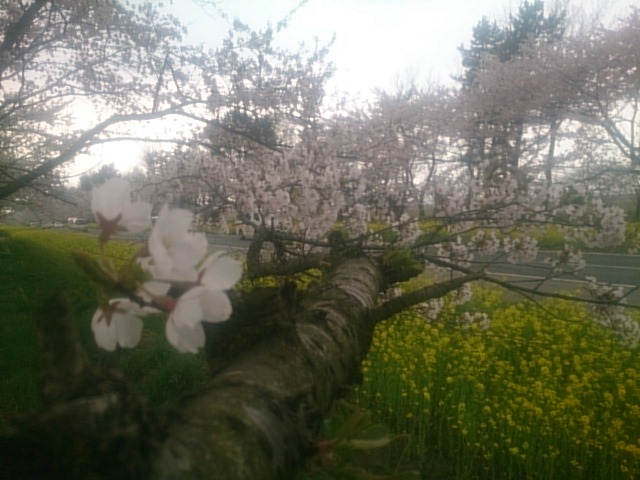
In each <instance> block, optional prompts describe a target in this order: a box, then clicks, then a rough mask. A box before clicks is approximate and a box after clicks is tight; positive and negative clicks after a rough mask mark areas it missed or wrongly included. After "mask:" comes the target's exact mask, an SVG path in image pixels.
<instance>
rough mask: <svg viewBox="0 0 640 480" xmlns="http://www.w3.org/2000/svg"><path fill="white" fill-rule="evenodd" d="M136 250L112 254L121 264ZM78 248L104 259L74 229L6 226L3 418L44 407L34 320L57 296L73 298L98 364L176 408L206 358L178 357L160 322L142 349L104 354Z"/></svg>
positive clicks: (1, 262) (115, 246)
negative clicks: (75, 256) (117, 370)
mask: <svg viewBox="0 0 640 480" xmlns="http://www.w3.org/2000/svg"><path fill="white" fill-rule="evenodd" d="M136 248H137V245H136V244H134V243H128V242H110V243H109V244H108V245H107V249H106V253H107V255H108V256H109V257H110V258H111V259H112V260H113V261H114V263H116V264H118V263H121V262H124V261H126V260H127V259H128V258H129V257H130V255H131V254H132V253H133V252H134V251H135V249H136ZM74 250H79V251H85V252H89V253H96V254H97V253H98V251H99V248H98V242H97V239H96V238H95V237H91V236H88V235H84V234H81V233H72V232H55V231H51V230H34V229H21V228H4V227H3V228H2V229H0V288H1V289H2V292H3V294H2V298H3V300H2V303H1V305H2V315H1V316H0V358H1V362H0V421H3V420H5V419H6V418H7V417H8V416H11V415H15V414H18V413H26V412H29V411H32V410H34V409H36V408H38V406H39V399H38V381H39V379H38V372H39V364H38V353H37V349H36V344H35V327H34V320H33V319H34V315H35V312H36V311H37V310H40V309H42V308H43V307H44V308H46V302H47V299H48V298H50V297H51V295H52V294H53V293H54V292H56V291H60V292H64V294H65V295H67V297H68V298H69V300H70V303H71V305H72V307H73V310H74V313H75V316H76V319H77V326H78V331H79V335H80V338H81V342H82V343H83V345H84V347H85V348H86V350H87V351H88V353H89V355H90V357H91V359H92V360H93V361H94V362H98V363H101V364H104V365H111V366H117V367H119V368H121V369H122V370H123V371H124V373H125V374H126V375H127V376H128V377H129V378H130V379H131V380H132V381H133V384H134V385H135V386H136V388H137V389H138V391H139V392H140V393H141V394H142V395H145V396H147V397H148V398H149V400H150V401H151V403H152V404H156V405H166V404H171V403H173V402H174V401H175V400H177V399H178V398H179V397H180V396H181V395H182V394H183V393H184V392H186V391H189V390H190V389H192V388H193V387H194V386H195V385H197V384H199V383H200V382H201V381H203V380H204V379H205V378H206V365H205V359H204V354H199V355H183V354H179V353H178V352H176V351H175V350H174V349H173V348H172V347H171V346H170V345H168V343H167V341H166V339H165V337H164V321H163V320H162V319H160V318H157V319H151V320H150V321H148V322H146V324H145V330H144V333H143V338H142V341H141V345H140V346H139V347H138V348H135V349H131V350H127V349H122V350H119V351H117V352H115V353H109V352H104V351H101V350H99V349H98V348H97V347H96V346H95V342H94V340H93V335H92V333H91V325H90V324H91V316H92V315H93V312H94V311H95V309H96V306H97V300H96V296H95V293H94V290H93V288H92V286H91V285H90V284H89V283H88V282H87V280H86V278H85V277H84V276H83V274H82V272H81V271H80V269H79V268H78V267H77V266H76V265H75V263H74V261H73V259H72V257H71V252H72V251H74Z"/></svg>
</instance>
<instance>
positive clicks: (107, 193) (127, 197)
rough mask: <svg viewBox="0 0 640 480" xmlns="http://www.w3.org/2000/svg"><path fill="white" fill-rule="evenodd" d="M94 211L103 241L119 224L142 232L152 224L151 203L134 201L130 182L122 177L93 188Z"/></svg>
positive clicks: (134, 231) (129, 229) (127, 228)
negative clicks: (132, 200)
mask: <svg viewBox="0 0 640 480" xmlns="http://www.w3.org/2000/svg"><path fill="white" fill-rule="evenodd" d="M91 211H92V212H93V215H94V216H95V218H96V220H97V221H98V224H99V225H100V229H101V234H100V240H101V242H103V243H104V242H105V241H107V240H108V239H109V237H110V236H111V235H112V234H114V233H115V232H116V231H117V230H118V229H120V228H122V229H124V230H127V231H129V232H132V233H139V232H142V231H144V230H146V229H147V228H149V227H150V226H151V204H149V203H147V202H131V186H130V185H129V182H127V181H126V180H123V179H121V178H111V179H109V180H107V181H106V182H105V183H104V184H103V185H100V186H97V187H94V188H93V190H92V192H91Z"/></svg>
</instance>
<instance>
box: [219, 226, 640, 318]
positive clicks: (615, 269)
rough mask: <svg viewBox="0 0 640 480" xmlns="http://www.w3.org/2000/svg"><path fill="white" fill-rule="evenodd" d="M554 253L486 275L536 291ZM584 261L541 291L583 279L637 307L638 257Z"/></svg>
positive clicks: (233, 240) (234, 239)
mask: <svg viewBox="0 0 640 480" xmlns="http://www.w3.org/2000/svg"><path fill="white" fill-rule="evenodd" d="M207 239H208V240H209V244H210V245H211V246H212V247H214V248H216V247H218V248H226V249H230V250H240V251H243V250H246V249H247V248H248V247H249V243H250V242H249V241H248V240H242V239H241V238H240V237H238V236H234V235H213V234H207ZM554 256H555V252H552V251H541V252H539V254H538V257H537V258H536V260H535V261H533V262H530V263H528V264H518V265H512V264H509V263H507V262H506V261H503V262H498V263H495V264H492V265H491V266H490V267H489V269H488V272H489V273H492V274H494V276H496V277H498V278H500V279H504V280H509V281H517V282H518V283H519V284H521V285H523V286H527V287H536V286H537V285H538V284H539V283H540V280H541V279H543V278H545V277H546V276H547V274H548V272H549V263H548V262H545V259H547V258H553V257H554ZM584 259H585V261H586V267H585V268H584V269H583V270H581V271H580V272H577V273H575V274H572V275H561V276H557V277H554V278H553V279H552V280H548V281H546V282H545V283H544V286H543V287H541V288H540V290H541V291H550V292H558V291H567V292H569V291H576V290H578V289H580V288H581V287H584V285H585V283H584V281H585V280H584V279H585V278H586V277H590V276H592V277H595V278H596V279H597V280H598V281H599V282H604V283H609V284H612V285H619V286H621V287H623V288H624V290H625V291H626V292H631V294H630V295H629V297H628V298H627V302H628V303H629V304H632V305H638V306H640V289H639V290H635V289H637V288H638V286H640V255H623V254H613V253H585V254H584Z"/></svg>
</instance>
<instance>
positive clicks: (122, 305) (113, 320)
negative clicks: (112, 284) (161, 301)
mask: <svg viewBox="0 0 640 480" xmlns="http://www.w3.org/2000/svg"><path fill="white" fill-rule="evenodd" d="M146 313H147V312H146V311H145V310H143V309H142V308H141V307H140V306H139V305H137V304H136V303H134V302H132V301H131V300H129V299H128V298H114V299H111V300H109V308H108V309H107V311H105V310H103V309H101V308H99V309H98V310H96V312H95V313H94V314H93V318H92V319H91V329H92V330H93V335H94V337H95V339H96V343H97V344H98V346H99V347H100V348H102V349H104V350H108V351H110V352H112V351H113V350H115V349H116V346H120V347H127V348H131V347H135V346H136V345H137V344H138V342H139V341H140V336H141V335H142V320H141V319H140V317H141V316H143V315H144V314H146Z"/></svg>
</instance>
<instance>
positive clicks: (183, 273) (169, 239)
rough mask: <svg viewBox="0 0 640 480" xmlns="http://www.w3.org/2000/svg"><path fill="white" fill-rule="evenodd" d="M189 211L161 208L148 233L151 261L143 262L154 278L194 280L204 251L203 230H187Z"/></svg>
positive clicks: (189, 222)
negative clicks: (149, 233) (201, 231)
mask: <svg viewBox="0 0 640 480" xmlns="http://www.w3.org/2000/svg"><path fill="white" fill-rule="evenodd" d="M192 218H193V216H192V214H191V212H189V211H188V210H183V209H170V208H169V207H168V206H167V205H165V206H164V207H162V210H161V211H160V213H159V215H158V219H157V220H156V223H155V226H154V228H153V231H152V232H151V235H150V236H149V253H150V254H151V259H150V261H148V262H146V263H144V264H143V268H145V269H146V270H148V271H149V272H150V273H151V274H152V275H153V277H154V278H156V279H160V280H166V281H180V282H194V281H196V279H197V277H198V271H197V269H196V266H197V264H198V263H199V262H200V261H201V260H202V259H203V258H204V256H205V254H206V253H207V247H208V245H207V239H206V237H205V235H204V234H203V233H190V232H189V228H190V227H191V223H192Z"/></svg>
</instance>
